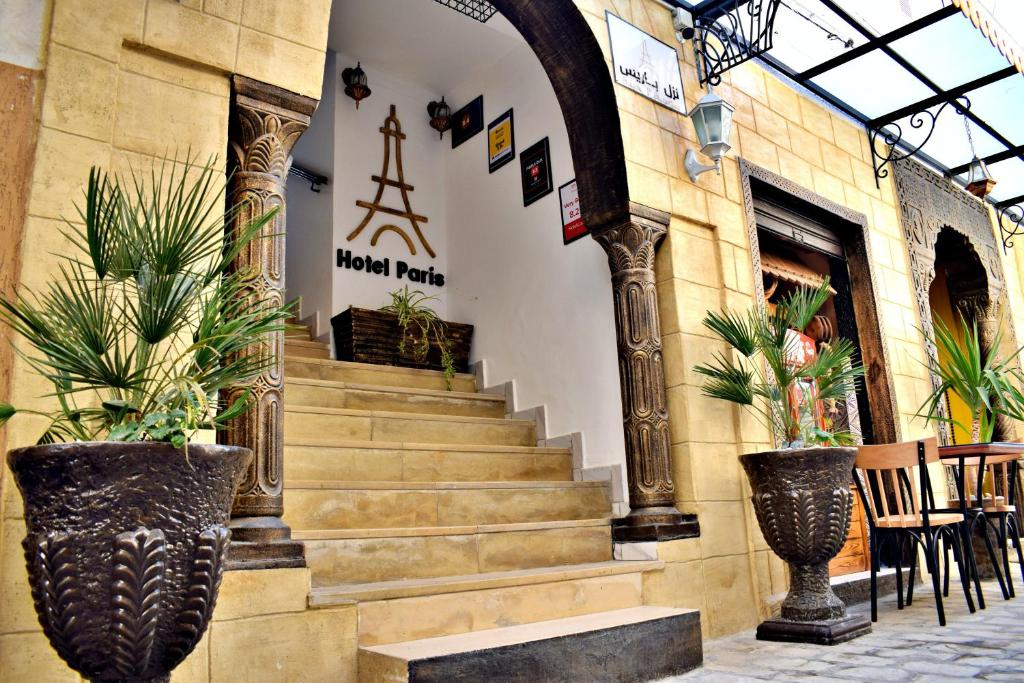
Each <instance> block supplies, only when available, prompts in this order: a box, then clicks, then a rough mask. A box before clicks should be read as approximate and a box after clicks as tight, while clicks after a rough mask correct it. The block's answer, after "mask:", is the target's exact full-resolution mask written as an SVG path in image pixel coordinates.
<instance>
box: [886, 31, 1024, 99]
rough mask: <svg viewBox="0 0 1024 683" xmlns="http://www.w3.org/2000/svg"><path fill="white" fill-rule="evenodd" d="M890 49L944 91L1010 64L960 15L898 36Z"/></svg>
mask: <svg viewBox="0 0 1024 683" xmlns="http://www.w3.org/2000/svg"><path fill="white" fill-rule="evenodd" d="M892 48H893V49H894V50H895V51H896V52H898V53H899V55H900V56H901V57H903V58H905V59H906V60H907V61H909V62H910V63H911V64H913V65H914V66H916V67H917V68H918V69H919V70H920V71H921V72H923V73H924V75H925V76H927V77H928V78H929V79H930V80H931V81H933V82H934V83H935V84H937V85H938V86H939V87H940V88H942V89H944V90H946V89H949V88H955V87H957V86H959V85H962V84H964V83H967V82H968V81H973V80H974V79H976V78H980V77H981V76H984V75H986V74H989V73H992V72H993V71H999V70H1000V69H1005V68H1006V67H1007V66H1009V64H1008V63H1007V61H1006V59H1005V58H1004V57H1003V56H1002V55H1001V54H999V51H998V50H996V49H995V48H993V47H992V45H991V44H990V43H989V42H988V40H986V39H985V36H983V35H982V34H981V31H979V30H978V29H976V28H974V26H973V25H971V22H970V21H969V20H968V19H967V17H965V16H964V15H962V14H955V15H953V16H951V17H948V18H946V19H943V20H942V21H940V22H939V23H937V24H933V25H931V26H929V27H927V28H924V29H922V30H920V31H917V32H916V33H912V34H910V35H909V36H907V37H906V38H901V39H900V40H897V41H895V42H894V43H893V44H892Z"/></svg>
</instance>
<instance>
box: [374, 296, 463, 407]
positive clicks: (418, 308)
mask: <svg viewBox="0 0 1024 683" xmlns="http://www.w3.org/2000/svg"><path fill="white" fill-rule="evenodd" d="M388 294H389V296H390V297H391V303H390V304H388V305H387V306H383V307H382V308H381V309H380V310H381V311H383V312H385V313H390V314H392V315H394V316H395V317H396V318H398V326H399V328H401V330H402V338H401V340H400V341H399V342H398V353H400V354H405V353H406V352H407V351H409V352H410V353H411V354H412V357H413V359H414V360H415V361H416V362H417V363H422V362H423V361H425V360H426V359H427V354H429V353H430V341H431V340H433V341H434V343H436V344H437V347H438V348H439V349H440V350H441V367H442V368H443V370H444V381H445V385H446V386H447V387H448V391H451V390H452V379H453V378H454V377H455V357H454V356H453V355H452V343H451V341H450V340H449V339H448V325H447V324H446V323H445V322H444V321H443V320H441V318H439V317H438V315H437V313H436V312H434V309H432V308H430V307H429V306H427V305H426V303H427V302H429V301H437V297H436V296H427V295H426V294H424V293H423V292H422V291H420V290H418V289H415V290H413V291H409V286H408V285H406V286H405V287H404V288H403V289H396V290H395V291H393V292H389V293H388ZM410 344H411V349H410Z"/></svg>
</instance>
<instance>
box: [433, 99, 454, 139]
mask: <svg viewBox="0 0 1024 683" xmlns="http://www.w3.org/2000/svg"><path fill="white" fill-rule="evenodd" d="M427 113H428V114H430V127H431V128H433V129H434V130H436V131H437V132H438V133H440V134H441V139H442V140H444V132H445V131H446V130H448V129H449V128H451V127H452V108H451V107H449V106H448V103H447V102H445V101H444V98H443V97H442V98H441V101H440V102H431V103H430V104H428V105H427Z"/></svg>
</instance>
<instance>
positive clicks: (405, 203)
mask: <svg viewBox="0 0 1024 683" xmlns="http://www.w3.org/2000/svg"><path fill="white" fill-rule="evenodd" d="M380 132H381V133H382V134H383V135H384V164H383V167H382V169H381V172H380V175H374V176H370V179H371V180H372V181H373V182H375V183H377V193H376V195H375V196H374V198H373V201H369V202H368V201H365V200H362V199H359V200H357V201H356V206H358V207H359V208H362V209H366V216H365V217H364V218H363V220H362V221H361V222H360V223H359V225H358V226H356V228H355V229H354V230H353V231H352V232H350V233H349V234H348V237H347V238H346V239H347V241H349V242H352V241H354V240H356V239H357V238H358V237H359V236H360V235H361V234H362V233H363V231H364V230H365V229H366V228H367V227H368V226H369V225H370V222H371V221H372V220H373V218H374V217H375V216H376V215H377V214H379V213H381V214H386V215H388V216H394V217H396V218H399V219H402V220H403V221H405V222H407V223H408V226H409V227H410V228H411V230H412V233H413V234H414V235H415V236H416V238H417V240H418V242H419V245H420V246H421V247H422V248H423V250H424V251H425V252H426V253H427V254H429V255H430V258H437V253H436V252H435V251H434V248H433V247H431V246H430V242H428V241H427V238H426V236H424V234H423V228H422V227H421V226H422V224H424V223H427V222H428V221H429V219H428V218H427V217H426V216H421V215H419V214H417V213H415V212H414V211H413V210H412V204H411V202H410V200H409V193H410V192H412V191H413V190H415V187H414V186H412V185H410V184H408V183H406V182H405V171H404V170H403V169H402V141H403V140H405V139H406V135H405V133H403V132H402V123H401V122H400V121H399V120H398V115H397V110H396V107H395V105H393V104H392V105H391V113H390V114H389V115H388V117H387V118H386V119H384V125H383V126H381V128H380ZM392 144H393V145H394V148H395V152H394V160H395V173H396V175H397V176H398V177H397V178H391V177H390V175H389V173H390V172H391V158H392V157H391V147H392ZM389 187H391V188H395V189H397V190H398V191H399V192H400V193H401V196H402V208H394V207H391V206H388V205H387V204H385V203H384V202H383V199H384V191H385V190H386V189H387V188H389ZM386 232H393V233H395V234H396V235H398V236H399V237H401V238H402V241H403V242H405V246H406V247H408V248H409V253H410V254H411V255H413V256H415V255H416V254H417V253H418V251H417V246H416V241H414V240H413V239H412V237H410V235H409V232H408V231H407V230H405V229H403V228H402V227H400V226H398V225H394V224H393V223H386V224H384V225H382V226H380V227H379V228H377V230H376V231H375V232H374V233H373V235H372V237H371V238H370V246H374V247H375V246H377V242H379V241H380V238H381V235H383V234H384V233H386Z"/></svg>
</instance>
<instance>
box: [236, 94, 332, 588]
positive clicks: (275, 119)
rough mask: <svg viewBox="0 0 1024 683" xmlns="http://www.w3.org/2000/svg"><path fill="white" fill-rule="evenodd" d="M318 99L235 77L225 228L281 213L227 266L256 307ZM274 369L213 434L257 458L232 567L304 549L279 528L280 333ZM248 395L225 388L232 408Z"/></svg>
mask: <svg viewBox="0 0 1024 683" xmlns="http://www.w3.org/2000/svg"><path fill="white" fill-rule="evenodd" d="M316 105H317V102H316V100H313V99H310V98H308V97H303V96H301V95H296V94H295V93H291V92H288V91H286V90H282V89H281V88H277V87H275V86H271V85H267V84H266V83H260V82H259V81H254V80H252V79H250V78H246V77H244V76H234V77H233V78H232V93H231V120H230V125H229V133H228V134H229V142H230V147H231V154H230V155H229V163H230V165H231V169H232V174H231V182H230V184H229V186H228V193H227V196H228V205H229V206H236V205H240V206H241V207H242V208H241V210H240V211H239V212H238V213H237V215H236V216H235V218H234V222H233V224H232V225H230V226H229V228H228V229H229V230H230V231H231V233H232V234H234V233H236V232H237V231H238V230H239V229H240V228H241V227H242V226H245V225H247V224H249V222H250V221H252V220H253V219H254V218H257V217H259V216H261V215H263V214H264V213H266V212H267V211H269V210H271V209H273V208H274V207H279V211H278V213H277V215H276V216H275V218H274V220H273V221H271V222H269V223H268V224H267V225H266V226H265V227H264V229H263V233H262V234H261V235H260V236H259V237H258V238H257V239H256V240H254V241H253V242H252V243H250V244H249V246H248V247H247V248H246V249H243V250H242V251H241V252H240V253H239V254H238V257H237V258H236V259H235V261H234V263H233V264H232V269H234V270H248V271H250V272H252V273H254V274H255V275H256V276H257V277H256V278H254V280H253V283H252V285H251V296H252V298H253V302H254V303H256V302H265V303H268V304H271V305H280V304H281V303H282V302H283V301H284V284H285V281H284V278H285V268H284V264H285V256H284V250H285V230H286V219H285V187H286V183H287V178H288V170H289V168H290V167H291V163H292V158H291V153H292V149H293V148H294V147H295V143H296V142H298V139H299V137H300V136H301V135H302V134H303V133H304V132H305V131H306V129H307V128H308V127H309V122H310V117H311V116H312V114H313V111H314V110H315V109H316ZM266 348H267V349H268V352H269V353H271V354H272V355H273V359H274V360H273V362H272V363H271V364H270V365H269V367H267V369H266V370H265V371H264V372H263V374H262V375H261V376H260V377H259V378H258V379H257V380H256V381H255V382H254V383H253V385H252V386H251V387H249V388H248V389H250V390H251V391H252V394H253V404H252V406H251V408H250V409H249V410H248V411H247V412H246V413H245V414H244V415H241V416H240V417H238V418H237V419H235V420H232V421H231V423H230V424H229V425H228V428H227V429H226V430H224V431H223V432H221V433H220V434H219V435H218V440H219V441H221V442H222V443H230V444H233V445H238V446H245V447H246V448H250V449H252V451H253V454H254V456H255V457H254V458H253V460H252V463H251V465H250V466H249V469H248V471H247V472H246V476H245V479H244V480H243V482H242V484H241V486H240V487H239V489H238V495H237V496H236V498H235V504H234V507H233V509H232V518H233V519H232V521H231V527H232V531H233V540H232V544H231V550H230V560H231V566H232V567H235V568H246V569H252V568H269V567H287V566H304V564H305V561H304V559H303V549H302V544H301V543H296V542H293V541H291V530H290V529H289V528H288V526H287V525H285V524H284V522H282V521H281V515H282V513H283V512H284V499H283V488H284V481H283V478H282V471H283V461H284V334H283V333H282V332H277V333H274V334H270V335H268V336H267V339H266ZM246 390H247V388H246V387H237V388H233V389H230V390H228V391H226V392H224V393H225V396H224V397H223V398H224V399H225V400H226V401H228V402H231V401H233V400H235V399H236V398H237V397H238V396H240V395H241V394H243V393H244V392H245V391H246Z"/></svg>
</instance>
